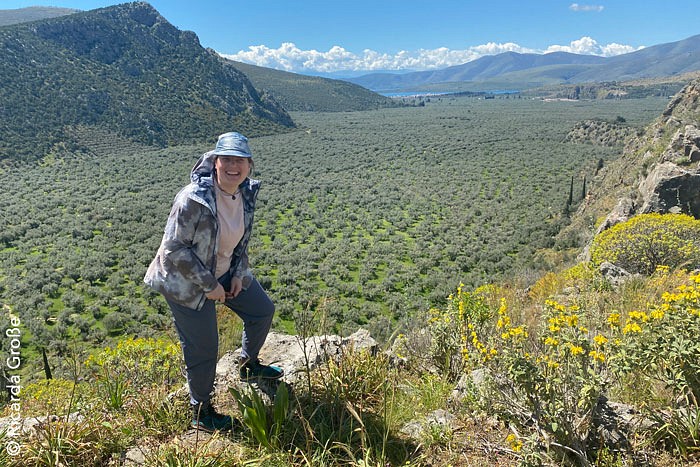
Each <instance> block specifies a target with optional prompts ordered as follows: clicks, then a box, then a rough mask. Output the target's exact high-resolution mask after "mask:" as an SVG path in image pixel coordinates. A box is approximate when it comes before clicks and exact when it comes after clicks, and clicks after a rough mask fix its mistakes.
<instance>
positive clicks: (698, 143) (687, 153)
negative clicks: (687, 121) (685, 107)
mask: <svg viewBox="0 0 700 467" xmlns="http://www.w3.org/2000/svg"><path fill="white" fill-rule="evenodd" d="M679 160H681V161H684V162H689V163H693V162H698V161H700V129H698V127H697V126H695V125H686V126H685V127H684V128H683V129H680V130H678V131H676V133H675V134H674V135H673V137H672V138H671V142H670V143H669V145H668V148H667V149H666V150H665V151H664V153H663V154H662V156H661V161H663V162H675V161H679Z"/></svg>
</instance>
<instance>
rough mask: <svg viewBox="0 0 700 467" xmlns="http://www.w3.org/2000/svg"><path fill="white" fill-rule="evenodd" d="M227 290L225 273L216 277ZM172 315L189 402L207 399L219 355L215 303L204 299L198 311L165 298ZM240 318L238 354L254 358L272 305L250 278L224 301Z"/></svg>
mask: <svg viewBox="0 0 700 467" xmlns="http://www.w3.org/2000/svg"><path fill="white" fill-rule="evenodd" d="M219 282H220V283H221V285H223V286H224V289H225V290H226V291H228V290H229V287H230V285H231V279H230V276H229V275H228V274H226V275H224V276H222V277H220V278H219ZM167 302H168V305H169V306H170V311H171V312H172V314H173V320H174V321H175V328H176V329H177V333H178V335H179V336H180V345H181V346H182V353H183V355H184V357H185V366H186V369H187V383H188V385H189V388H190V402H191V403H192V404H198V403H200V402H207V401H209V399H210V398H211V393H212V391H213V390H214V378H215V377H216V362H217V359H218V356H219V355H218V354H219V330H218V326H217V322H216V303H215V302H214V301H213V300H207V301H206V303H205V304H204V307H203V308H202V309H201V310H200V311H197V310H194V309H192V308H187V307H185V306H182V305H178V304H177V303H174V302H171V301H170V300H167ZM224 304H225V305H226V306H227V307H229V308H230V309H231V310H233V311H234V312H235V313H236V314H237V315H238V316H240V318H241V320H243V342H242V345H241V347H242V351H241V357H242V358H244V359H251V360H256V359H257V358H258V354H259V353H260V349H261V348H262V346H263V344H264V343H265V339H266V338H267V334H268V332H269V331H270V326H272V315H273V314H274V312H275V305H274V304H273V303H272V301H271V300H270V297H268V296H267V293H265V290H263V288H262V287H261V286H260V283H259V282H258V281H257V280H256V279H253V281H252V282H251V284H250V286H249V287H248V288H247V289H246V290H242V291H241V293H239V294H238V296H237V297H235V298H230V299H227V300H226V302H225V303H224Z"/></svg>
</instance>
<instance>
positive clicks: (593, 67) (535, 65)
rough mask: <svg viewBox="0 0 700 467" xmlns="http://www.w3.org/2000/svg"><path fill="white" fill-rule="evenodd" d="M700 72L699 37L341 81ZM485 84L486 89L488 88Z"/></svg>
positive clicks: (523, 83)
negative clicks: (611, 52) (604, 53)
mask: <svg viewBox="0 0 700 467" xmlns="http://www.w3.org/2000/svg"><path fill="white" fill-rule="evenodd" d="M696 70H700V35H697V36H693V37H690V38H688V39H685V40H682V41H678V42H672V43H668V44H661V45H655V46H652V47H647V48H645V49H642V50H638V51H636V52H632V53H629V54H624V55H618V56H616V57H607V58H606V57H598V56H593V55H577V54H570V53H564V52H554V53H550V54H544V55H540V54H520V53H516V52H506V53H502V54H498V55H492V56H487V57H481V58H479V59H477V60H474V61H472V62H468V63H465V64H463V65H457V66H452V67H449V68H444V69H441V70H432V71H420V72H414V73H407V74H389V73H373V74H368V75H365V76H360V77H356V78H347V79H346V80H347V81H349V82H352V83H355V84H359V85H360V86H364V87H367V88H369V89H372V90H375V91H390V90H394V91H395V90H416V89H418V88H421V89H430V90H444V91H448V90H460V91H462V90H467V89H488V88H489V87H490V88H491V89H500V86H503V85H507V86H510V88H509V89H526V88H532V87H537V86H543V85H551V84H576V83H588V82H603V81H625V80H631V79H641V78H658V77H664V76H672V75H676V74H681V73H686V72H690V71H696ZM489 85H490V86H489Z"/></svg>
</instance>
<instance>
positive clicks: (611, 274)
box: [598, 261, 639, 288]
mask: <svg viewBox="0 0 700 467" xmlns="http://www.w3.org/2000/svg"><path fill="white" fill-rule="evenodd" d="M598 270H599V271H600V273H601V274H602V275H603V278H605V280H607V281H608V282H609V283H610V285H612V286H613V287H615V288H617V287H619V286H621V285H622V284H624V283H625V281H626V280H627V279H629V278H630V277H634V276H638V275H639V274H634V275H633V274H631V273H630V272H628V271H626V270H625V269H623V268H621V267H620V266H616V265H614V264H612V263H609V262H607V261H604V262H603V263H601V265H600V266H599V267H598Z"/></svg>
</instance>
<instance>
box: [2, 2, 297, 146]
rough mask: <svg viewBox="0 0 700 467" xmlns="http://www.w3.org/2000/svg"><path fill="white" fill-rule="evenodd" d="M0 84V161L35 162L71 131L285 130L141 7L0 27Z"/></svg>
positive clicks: (174, 135)
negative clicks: (84, 127) (79, 128)
mask: <svg viewBox="0 0 700 467" xmlns="http://www.w3.org/2000/svg"><path fill="white" fill-rule="evenodd" d="M0 80H2V83H3V86H2V88H1V89H0V101H1V102H2V103H3V104H2V106H0V122H1V123H0V141H1V142H0V160H4V159H8V158H15V159H16V158H22V159H34V158H38V157H42V156H43V155H44V154H45V153H46V152H47V151H49V150H50V148H51V147H52V145H54V144H56V143H58V142H59V141H60V142H66V141H68V142H70V141H69V140H70V138H68V137H67V133H69V130H70V128H71V127H73V126H76V125H89V126H96V127H100V128H102V129H106V130H109V131H110V132H113V133H117V134H119V135H123V136H126V137H129V138H131V139H133V140H136V141H140V142H143V143H146V144H153V145H160V146H165V145H172V144H181V143H187V142H193V141H208V140H210V139H211V138H213V137H214V136H216V135H217V134H219V133H223V132H224V131H230V130H231V129H236V130H239V131H241V132H244V133H247V134H250V135H260V134H270V133H274V132H278V131H280V130H282V129H284V128H288V127H292V126H293V125H294V124H293V122H292V120H291V118H290V117H289V115H288V114H287V113H286V112H285V111H284V110H283V109H282V108H281V107H280V106H279V104H277V103H276V102H275V101H274V100H272V99H270V98H269V97H267V96H265V95H260V94H259V93H258V92H257V91H256V90H255V88H254V87H253V85H252V84H251V83H250V81H249V80H248V79H247V78H246V77H245V75H243V74H242V73H241V72H240V71H238V70H237V69H235V68H234V67H233V66H231V65H230V64H229V63H227V62H226V61H224V60H223V59H221V58H219V57H218V56H217V55H215V54H214V53H212V52H210V51H207V50H205V49H204V48H203V47H202V46H201V45H200V44H199V40H198V39H197V36H196V35H195V34H194V33H192V32H188V31H180V30H178V29H177V28H175V27H174V26H172V25H171V24H170V23H168V21H166V20H165V18H163V17H162V16H161V15H160V14H159V13H158V12H157V11H156V10H155V9H153V8H152V7H151V6H150V5H148V4H147V3H144V2H135V3H128V4H123V5H118V6H114V7H109V8H103V9H99V10H93V11H88V12H84V13H76V14H73V15H69V16H64V17H60V18H54V19H48V20H43V21H38V22H33V23H26V24H19V25H13V26H6V27H4V28H0ZM183 115H186V116H187V118H182V116H183Z"/></svg>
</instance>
